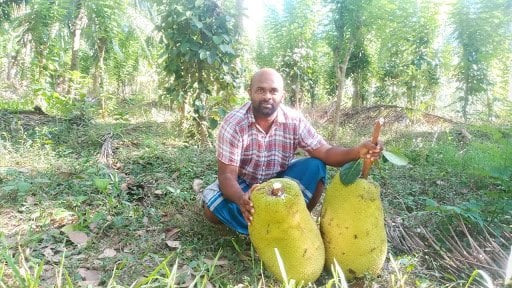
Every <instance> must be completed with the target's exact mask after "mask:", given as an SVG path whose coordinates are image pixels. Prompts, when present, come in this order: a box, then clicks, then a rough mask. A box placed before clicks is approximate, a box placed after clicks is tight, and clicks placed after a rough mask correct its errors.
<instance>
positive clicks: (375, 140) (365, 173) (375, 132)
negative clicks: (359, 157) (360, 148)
mask: <svg viewBox="0 0 512 288" xmlns="http://www.w3.org/2000/svg"><path fill="white" fill-rule="evenodd" d="M382 124H384V118H382V117H381V118H379V119H378V120H376V121H375V124H374V125H373V133H372V143H373V144H375V145H377V144H378V141H379V135H380V128H381V127H382ZM372 164H373V161H372V160H371V159H367V158H365V159H364V162H363V171H362V175H361V178H363V179H366V178H368V174H369V173H370V168H371V167H372Z"/></svg>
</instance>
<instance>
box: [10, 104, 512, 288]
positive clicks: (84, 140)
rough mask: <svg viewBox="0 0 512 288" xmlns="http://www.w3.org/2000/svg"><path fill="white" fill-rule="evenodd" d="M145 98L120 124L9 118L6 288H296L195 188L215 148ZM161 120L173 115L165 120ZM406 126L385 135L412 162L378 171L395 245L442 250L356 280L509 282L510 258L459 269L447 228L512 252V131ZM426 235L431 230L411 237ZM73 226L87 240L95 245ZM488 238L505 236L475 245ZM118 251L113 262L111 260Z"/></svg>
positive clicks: (397, 260) (209, 175) (464, 241)
mask: <svg viewBox="0 0 512 288" xmlns="http://www.w3.org/2000/svg"><path fill="white" fill-rule="evenodd" d="M134 101H135V102H134ZM136 101H137V100H131V102H130V103H129V104H130V109H131V110H123V111H126V113H122V114H123V117H121V118H119V117H116V119H117V120H115V119H103V120H95V121H89V120H87V119H77V118H73V119H71V120H66V119H61V118H58V117H51V116H47V115H35V114H27V113H17V112H13V111H12V110H11V111H7V110H5V109H4V110H2V111H1V112H0V154H1V155H2V157H1V158H0V191H1V192H0V201H1V203H2V205H1V206H0V255H1V256H0V286H5V287H37V286H41V287H48V286H53V287H78V286H80V285H85V284H87V283H85V282H87V281H90V282H89V284H91V283H93V284H98V283H99V285H101V286H103V287H188V286H191V287H212V286H213V287H291V286H293V285H294V284H293V282H291V283H290V282H288V283H284V284H282V283H279V282H278V281H277V280H276V279H275V278H274V277H273V276H272V275H270V274H268V272H267V271H265V269H264V268H263V267H262V264H261V262H260V260H259V258H258V256H257V255H256V254H255V252H254V250H253V249H252V246H251V243H250V241H249V239H248V238H247V237H244V236H241V235H238V234H236V233H234V232H232V231H230V230H228V229H226V228H223V227H216V226H212V225H209V224H207V223H206V222H205V220H204V219H203V217H202V208H201V206H200V203H199V200H200V194H198V193H197V192H195V191H194V190H193V187H192V183H193V182H194V180H196V179H200V180H202V181H203V183H204V185H207V184H208V183H211V182H212V181H214V179H215V177H216V163H215V158H214V157H215V152H214V149H213V148H211V147H198V146H197V145H196V144H195V143H194V142H193V141H191V140H190V139H187V138H186V137H185V136H184V135H183V133H182V131H180V129H177V127H179V126H178V125H177V122H176V121H175V119H174V118H173V117H172V115H169V113H161V114H158V115H157V113H154V111H155V109H158V107H156V108H155V107H151V106H147V105H146V103H137V102H136ZM126 105H128V104H126ZM10 109H12V107H11V108H10ZM119 109H124V108H123V106H122V105H120V107H119ZM151 109H153V110H151ZM151 111H153V113H152V112H151ZM118 114H119V113H118ZM162 115H164V116H165V117H168V118H165V119H164V120H165V121H162V120H161V119H159V118H158V119H157V117H163V116H162ZM354 125H356V124H354ZM354 125H352V126H350V127H351V128H354V127H355V126H354ZM360 125H362V124H360ZM400 125H401V124H393V123H390V124H389V125H388V126H385V127H384V129H383V132H382V133H383V139H384V140H385V142H386V148H387V149H391V150H393V151H398V152H400V153H401V154H403V155H405V156H406V157H408V158H409V160H410V161H411V165H410V167H407V168H400V167H394V166H392V165H389V164H388V163H380V165H379V167H378V168H376V169H375V170H374V171H373V172H372V177H373V178H374V179H376V180H377V182H379V183H380V185H381V188H382V189H381V192H382V199H383V201H384V207H385V211H386V214H387V216H386V218H387V220H388V222H387V223H388V226H389V227H397V229H396V230H393V231H395V234H393V235H390V237H389V238H390V241H392V240H397V241H398V240H403V239H402V238H403V237H405V236H404V235H410V237H411V238H414V237H416V238H414V239H412V240H417V241H420V242H421V241H424V244H425V243H428V242H427V241H428V240H429V239H430V238H428V237H427V236H426V235H430V236H432V239H434V240H435V241H436V242H434V243H436V245H438V246H439V247H438V248H439V249H433V248H431V247H428V249H424V250H423V251H422V249H421V247H419V244H418V242H414V241H412V242H411V243H416V245H412V244H411V243H409V244H407V243H406V242H391V244H392V245H390V251H389V252H390V253H389V257H388V259H387V264H386V267H385V268H384V270H383V273H382V275H380V276H379V277H372V276H368V277H366V278H364V279H361V280H359V282H357V283H352V284H351V285H353V286H354V287H374V286H372V285H378V286H380V287H488V286H485V285H487V284H485V283H486V280H485V279H484V278H483V277H482V276H481V275H482V274H481V273H475V272H474V271H477V270H479V271H485V273H487V274H488V275H489V277H490V278H491V279H493V280H494V284H495V285H496V286H497V287H499V285H503V282H504V280H503V279H504V277H505V274H504V273H505V265H506V263H505V262H503V263H502V262H500V261H506V259H508V254H506V256H505V257H503V256H500V255H501V254H499V253H498V254H496V253H494V254H493V253H491V252H492V251H489V250H485V249H484V250H485V251H487V252H489V253H488V254H489V255H490V256H489V257H492V259H491V260H492V261H495V262H496V263H495V266H496V267H498V268H500V269H501V270H498V269H497V268H496V267H485V266H482V265H480V264H478V263H477V264H475V265H471V264H470V263H468V262H466V261H460V267H458V269H454V268H450V269H451V270H450V269H447V268H446V267H451V266H446V265H447V264H446V263H443V261H444V260H443V259H444V258H443V255H442V254H443V253H444V254H445V255H453V254H450V253H453V251H452V250H453V248H454V245H452V244H450V242H449V240H450V239H452V238H453V237H452V238H450V237H448V236H447V235H451V234H450V233H451V232H450V231H453V232H454V234H455V235H456V237H458V238H459V239H458V240H459V241H461V246H460V247H463V248H461V249H467V251H472V250H471V249H470V248H471V247H472V246H471V241H470V240H471V239H472V240H475V241H477V242H478V243H476V244H475V245H479V246H480V247H484V246H485V247H491V248H489V249H494V250H496V251H497V250H498V248H496V247H495V246H491V245H487V246H486V244H489V243H491V242H492V243H496V245H497V247H499V248H500V249H502V250H505V251H507V253H508V251H509V250H507V249H509V247H506V245H507V244H506V243H510V239H511V238H510V233H511V227H512V215H511V211H510V209H509V208H508V207H512V203H511V197H510V192H511V190H512V189H511V188H512V187H511V185H512V184H511V181H510V180H511V175H512V166H510V163H511V160H512V159H510V157H512V156H511V155H512V144H511V143H512V139H511V138H512V136H511V135H512V130H511V128H510V126H504V125H503V126H500V127H493V126H485V125H477V126H464V127H463V128H464V129H466V130H467V131H468V132H469V134H471V135H472V138H471V140H470V141H469V142H464V141H462V140H461V138H460V135H459V134H458V131H460V129H461V127H458V126H451V127H448V128H446V127H444V126H443V128H442V129H441V128H436V127H433V128H431V129H430V130H428V129H423V130H421V131H418V130H417V129H415V128H416V126H407V127H404V126H400ZM370 126H371V124H368V127H370ZM365 127H366V126H365ZM439 127H441V125H439ZM322 129H324V128H322ZM327 129H329V128H327ZM365 129H366V128H365ZM365 129H356V130H357V131H360V132H359V133H357V132H355V131H354V129H351V131H350V133H348V132H349V131H347V133H340V135H347V136H345V138H343V139H340V140H339V141H338V142H339V143H343V144H347V145H348V144H353V143H356V142H358V141H359V139H362V138H365V137H366V136H367V135H369V133H366V132H367V131H366V130H365ZM320 130H321V129H320ZM367 130H369V129H367ZM342 132H343V131H342ZM105 135H111V139H112V142H111V147H110V148H111V149H112V154H111V155H107V156H109V157H110V158H109V159H108V160H109V161H111V162H110V164H111V165H108V164H105V163H102V162H101V161H100V154H101V153H100V152H101V149H102V146H103V145H104V139H105ZM329 171H330V173H333V172H334V169H332V168H331V169H330V170H329ZM460 221H462V222H460ZM458 223H464V226H462V225H460V224H458ZM462 227H465V228H466V232H467V233H464V232H463V228H462ZM399 228H400V229H402V231H404V232H400V233H399V232H397V231H400V229H399ZM421 229H425V231H426V232H428V234H427V233H416V234H414V233H415V231H420V230H421ZM450 229H451V230H450ZM66 231H76V232H84V233H85V235H86V236H87V240H86V242H85V244H80V245H79V244H77V243H75V242H74V241H72V240H71V239H70V237H69V234H67V233H68V232H66ZM390 231H391V230H390ZM489 231H492V232H493V233H495V234H491V235H490V236H489V238H486V237H484V238H481V239H482V240H478V239H480V238H478V237H476V236H477V235H484V233H488V232H489ZM388 232H389V231H388ZM391 232H392V231H391ZM407 233H409V234H407ZM413 235H416V236H413ZM507 237H508V238H507ZM499 239H503V240H504V241H505V242H504V243H503V242H500V240H499ZM507 241H509V242H507ZM482 242H485V243H482ZM400 243H402V244H400ZM404 243H406V244H404ZM427 246H428V245H426V247H427ZM492 247H494V248H492ZM107 249H110V250H114V251H115V255H111V254H110V255H108V256H105V251H106V250H107ZM459 252H460V251H459ZM461 253H462V252H461ZM486 263H487V262H486ZM453 271H456V272H457V273H454V272H453ZM340 272H341V270H340V269H336V268H333V272H332V273H331V272H325V273H323V274H322V275H321V277H320V279H319V280H318V281H317V282H316V283H314V284H312V285H310V287H345V286H344V285H346V283H344V282H343V281H342V280H340V279H343V277H341V276H340ZM91 279H92V280H91ZM469 282H470V283H469ZM372 283H373V284H372ZM358 285H359V286H358Z"/></svg>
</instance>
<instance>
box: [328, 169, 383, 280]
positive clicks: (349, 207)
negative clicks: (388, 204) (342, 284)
mask: <svg viewBox="0 0 512 288" xmlns="http://www.w3.org/2000/svg"><path fill="white" fill-rule="evenodd" d="M320 231H321V233H322V238H323V240H324V245H325V254H326V257H327V258H326V260H325V264H326V268H328V269H330V267H331V265H332V264H333V263H334V259H336V261H337V262H338V264H339V265H340V267H341V269H342V270H343V272H344V274H345V277H346V278H347V279H348V280H350V279H353V278H354V277H359V276H362V275H364V274H365V273H370V274H373V275H376V274H378V273H379V272H380V270H381V269H382V265H383V264H384V260H385V258H386V253H387V238H386V229H385V226H384V211H383V209H382V203H381V200H380V187H379V185H378V184H377V183H375V182H373V181H371V180H368V179H357V180H356V181H355V182H354V183H352V184H350V185H347V186H345V185H344V184H343V183H341V181H340V177H339V174H338V175H336V176H335V177H334V179H333V181H332V182H331V183H330V184H329V186H328V187H327V189H326V192H325V198H324V202H323V206H322V213H321V218H320Z"/></svg>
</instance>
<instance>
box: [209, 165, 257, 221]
mask: <svg viewBox="0 0 512 288" xmlns="http://www.w3.org/2000/svg"><path fill="white" fill-rule="evenodd" d="M217 166H218V179H219V187H220V191H222V196H223V197H224V198H226V199H228V200H230V201H233V202H235V203H236V204H238V206H239V207H240V210H242V214H243V216H244V218H245V220H246V221H247V223H249V224H250V223H251V221H252V214H253V213H254V208H253V205H252V201H251V200H250V199H249V196H250V194H251V193H250V192H251V191H252V189H253V188H255V186H257V185H253V187H252V188H251V191H249V192H247V193H244V192H243V191H242V189H241V188H240V185H238V167H237V166H233V165H228V164H226V163H224V162H222V161H220V160H217Z"/></svg>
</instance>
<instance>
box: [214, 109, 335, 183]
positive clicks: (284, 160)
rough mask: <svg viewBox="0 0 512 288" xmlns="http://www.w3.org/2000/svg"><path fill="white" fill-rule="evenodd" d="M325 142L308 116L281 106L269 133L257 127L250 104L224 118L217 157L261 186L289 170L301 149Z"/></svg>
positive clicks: (308, 149) (242, 175)
mask: <svg viewBox="0 0 512 288" xmlns="http://www.w3.org/2000/svg"><path fill="white" fill-rule="evenodd" d="M325 143H326V142H325V140H324V139H323V138H322V136H320V135H319V134H318V133H317V132H316V131H315V129H314V128H313V127H312V126H311V124H310V123H309V122H308V121H307V120H306V119H305V118H304V116H303V115H302V114H301V113H300V112H299V111H296V110H293V109H291V108H288V107H286V106H284V105H282V104H281V105H280V106H279V109H278V113H277V117H276V120H275V121H274V124H273V125H272V128H271V129H270V131H269V133H268V134H265V132H263V131H262V130H261V129H260V128H259V127H257V125H256V122H255V120H254V115H253V113H252V107H251V105H250V102H248V103H246V104H244V105H243V106H242V107H240V108H238V109H236V110H234V111H232V112H230V113H229V114H228V115H226V117H225V118H224V121H223V122H222V124H221V126H220V130H219V134H218V137H217V158H218V159H219V160H220V161H222V162H223V163H226V164H228V165H233V166H237V167H238V176H240V177H242V178H243V179H245V180H246V181H247V182H249V183H251V184H254V183H261V182H263V181H266V180H268V179H270V178H272V177H275V176H276V175H277V173H278V172H280V171H283V170H286V168H287V167H288V164H289V163H290V161H292V160H293V158H294V155H295V151H296V150H297V148H301V149H303V150H305V151H306V152H309V151H311V150H314V149H317V148H319V147H320V146H322V145H323V144H325Z"/></svg>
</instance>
